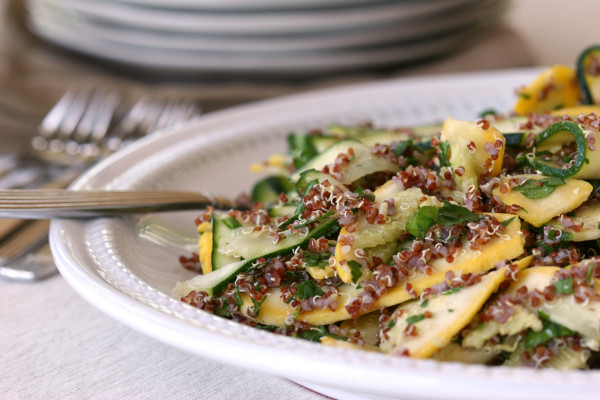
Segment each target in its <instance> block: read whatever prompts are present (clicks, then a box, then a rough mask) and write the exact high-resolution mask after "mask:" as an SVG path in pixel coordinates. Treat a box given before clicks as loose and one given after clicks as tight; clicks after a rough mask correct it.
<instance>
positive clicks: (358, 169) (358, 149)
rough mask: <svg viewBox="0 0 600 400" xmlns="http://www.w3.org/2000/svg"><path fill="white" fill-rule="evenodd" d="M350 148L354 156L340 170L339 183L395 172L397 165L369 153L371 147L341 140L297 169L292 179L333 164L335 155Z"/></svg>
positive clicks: (354, 141)
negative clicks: (381, 172)
mask: <svg viewBox="0 0 600 400" xmlns="http://www.w3.org/2000/svg"><path fill="white" fill-rule="evenodd" d="M350 149H352V150H353V151H354V157H351V160H350V162H349V163H348V165H347V166H346V167H345V168H344V170H343V171H342V176H343V178H342V179H341V180H340V182H341V183H343V184H345V185H348V184H351V183H352V182H354V181H356V180H358V179H360V178H362V177H364V176H367V175H370V174H372V173H375V172H379V171H388V172H396V171H398V170H399V167H398V166H397V165H395V164H393V163H391V162H389V161H387V160H385V159H383V158H382V157H379V156H377V155H375V154H372V153H371V148H370V147H369V146H367V145H365V144H363V143H361V142H358V141H356V140H342V141H340V142H338V143H335V144H333V145H331V146H330V147H328V148H327V149H326V150H325V151H323V152H322V153H320V154H319V155H317V156H315V157H314V158H313V159H311V160H310V161H309V162H308V163H306V164H305V165H304V166H303V167H302V168H300V169H298V170H297V171H296V172H295V173H294V174H293V175H292V180H293V181H297V180H298V179H299V178H300V176H301V174H302V173H303V172H304V171H306V170H309V169H315V170H317V171H321V170H322V169H323V168H324V167H325V166H326V165H329V164H333V163H334V162H335V160H336V158H337V156H338V155H339V154H341V153H346V154H347V153H348V151H349V150H350Z"/></svg>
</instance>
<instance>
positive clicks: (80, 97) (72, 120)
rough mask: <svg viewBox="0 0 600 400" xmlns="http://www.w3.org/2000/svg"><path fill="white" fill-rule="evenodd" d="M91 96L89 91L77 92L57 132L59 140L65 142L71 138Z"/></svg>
mask: <svg viewBox="0 0 600 400" xmlns="http://www.w3.org/2000/svg"><path fill="white" fill-rule="evenodd" d="M91 96H92V93H91V91H90V90H89V89H83V90H81V91H79V93H78V94H77V97H75V100H74V101H73V103H72V105H71V108H70V109H69V110H68V113H67V115H66V116H65V118H64V119H63V121H62V122H61V124H60V126H59V128H58V130H57V134H58V138H59V139H62V140H67V139H70V138H71V136H72V135H73V133H74V132H75V128H76V127H77V125H78V124H79V122H80V121H81V119H82V118H83V116H84V114H85V112H86V110H87V107H88V103H89V101H90V97H91Z"/></svg>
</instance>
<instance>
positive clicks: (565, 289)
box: [552, 277, 575, 294]
mask: <svg viewBox="0 0 600 400" xmlns="http://www.w3.org/2000/svg"><path fill="white" fill-rule="evenodd" d="M552 285H553V286H554V288H555V289H556V293H559V294H573V293H575V290H574V289H573V277H568V278H565V279H561V280H560V281H556V282H554V283H553V284H552Z"/></svg>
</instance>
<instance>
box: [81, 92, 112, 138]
mask: <svg viewBox="0 0 600 400" xmlns="http://www.w3.org/2000/svg"><path fill="white" fill-rule="evenodd" d="M106 96H107V94H106V92H104V91H100V90H97V91H95V92H94V93H93V94H92V98H91V100H90V102H89V104H88V107H87V108H86V109H85V111H84V113H83V116H82V117H81V121H79V124H78V125H77V128H76V129H75V134H74V135H73V140H74V141H75V142H77V143H81V142H84V141H86V140H87V139H88V137H89V136H90V134H91V132H92V129H93V128H94V124H95V123H96V119H98V114H100V112H101V111H102V107H103V105H104V101H105V99H106Z"/></svg>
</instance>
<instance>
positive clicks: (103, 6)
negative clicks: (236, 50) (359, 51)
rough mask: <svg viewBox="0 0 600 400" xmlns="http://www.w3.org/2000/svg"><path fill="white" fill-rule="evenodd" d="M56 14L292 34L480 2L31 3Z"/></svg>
mask: <svg viewBox="0 0 600 400" xmlns="http://www.w3.org/2000/svg"><path fill="white" fill-rule="evenodd" d="M28 3H35V4H38V5H40V6H44V7H48V8H51V9H55V10H64V11H66V10H69V11H74V12H78V13H80V14H82V15H84V16H87V17H91V18H97V19H99V20H102V21H105V22H107V23H108V22H109V23H112V24H115V25H124V26H132V27H138V28H146V29H156V30H165V31H169V32H197V33H199V32H203V33H210V34H236V33H237V34H267V35H268V34H292V33H296V34H298V33H313V32H322V33H325V32H335V31H339V30H345V29H357V28H360V27H365V26H373V25H379V24H385V23H391V22H394V23H402V22H406V21H409V20H411V19H412V18H419V19H421V20H423V19H424V18H437V17H440V16H442V17H443V13H445V12H450V11H452V10H453V9H456V8H461V7H464V6H467V5H471V6H472V5H473V4H474V3H475V0H429V1H395V2H394V1H393V2H386V3H373V4H368V5H357V6H354V7H353V6H348V7H342V8H332V9H321V10H312V9H301V10H293V11H286V10H284V11H277V10H266V11H265V12H228V13H221V12H193V11H186V10H171V9H168V8H167V9H157V8H150V7H136V6H132V5H127V4H120V3H116V2H107V1H89V0H29V1H28Z"/></svg>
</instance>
